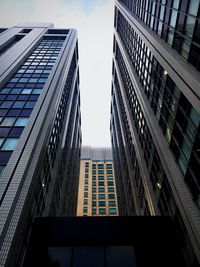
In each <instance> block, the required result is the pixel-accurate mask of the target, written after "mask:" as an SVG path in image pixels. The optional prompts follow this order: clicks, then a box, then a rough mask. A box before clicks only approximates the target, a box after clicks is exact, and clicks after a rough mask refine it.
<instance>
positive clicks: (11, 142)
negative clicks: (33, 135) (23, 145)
mask: <svg viewBox="0 0 200 267" xmlns="http://www.w3.org/2000/svg"><path fill="white" fill-rule="evenodd" d="M18 140H19V139H18V138H7V139H6V141H5V142H4V144H3V146H2V148H1V150H14V149H15V148H16V146H17V143H18Z"/></svg>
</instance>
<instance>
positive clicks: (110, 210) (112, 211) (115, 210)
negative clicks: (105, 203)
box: [109, 208, 117, 214]
mask: <svg viewBox="0 0 200 267" xmlns="http://www.w3.org/2000/svg"><path fill="white" fill-rule="evenodd" d="M116 213H117V209H116V208H109V214H116Z"/></svg>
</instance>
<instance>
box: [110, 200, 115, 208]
mask: <svg viewBox="0 0 200 267" xmlns="http://www.w3.org/2000/svg"><path fill="white" fill-rule="evenodd" d="M108 204H109V206H110V207H115V206H116V202H115V201H109V202H108Z"/></svg>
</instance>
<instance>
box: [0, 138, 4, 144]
mask: <svg viewBox="0 0 200 267" xmlns="http://www.w3.org/2000/svg"><path fill="white" fill-rule="evenodd" d="M3 140H4V138H0V146H1V145H2V143H3Z"/></svg>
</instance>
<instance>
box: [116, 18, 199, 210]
mask: <svg viewBox="0 0 200 267" xmlns="http://www.w3.org/2000/svg"><path fill="white" fill-rule="evenodd" d="M119 23H120V24H119V26H118V33H119V35H120V37H121V40H122V42H123V44H124V46H125V48H126V50H127V52H128V55H129V57H130V60H131V63H132V66H133V67H134V68H135V73H136V75H137V76H138V77H139V78H140V82H141V86H142V87H143V89H144V92H145V94H146V95H147V99H148V101H149V102H150V104H151V108H152V109H153V111H154V113H155V116H156V118H157V120H158V121H159V125H160V127H161V128H162V130H163V134H164V136H165V138H166V140H167V142H168V143H169V147H170V149H171V151H172V152H173V154H174V157H175V158H176V160H177V163H178V165H179V167H180V169H181V171H182V173H183V175H184V176H185V180H186V182H187V184H188V186H189V188H190V190H191V192H192V194H193V196H194V198H195V199H196V202H197V204H198V206H200V203H199V201H200V200H199V199H200V182H199V179H198V174H197V173H196V171H195V170H196V168H197V169H198V168H199V166H198V165H199V163H198V162H200V155H199V153H198V145H197V142H198V140H199V130H198V129H199V122H200V114H199V113H198V112H197V111H196V110H195V109H194V108H193V107H192V105H191V104H190V102H189V101H188V100H187V99H186V97H185V96H184V95H183V93H181V91H180V89H179V88H178V87H177V86H176V84H175V83H174V81H173V80H172V79H171V77H170V76H169V75H168V73H167V72H166V70H164V69H163V68H162V66H161V65H160V64H159V62H158V61H157V60H156V58H155V57H154V56H153V55H152V53H151V51H150V50H149V48H148V47H147V46H146V45H145V44H144V42H143V41H142V40H141V38H140V37H139V36H138V35H137V34H136V33H135V32H134V30H133V29H132V28H131V26H130V24H129V23H128V22H127V21H126V20H125V18H124V17H123V16H122V15H120V14H119ZM116 53H117V56H118V59H119V61H120V60H122V59H121V55H119V54H120V51H119V47H118V44H116ZM120 62H121V61H120ZM123 64H124V63H123ZM129 91H130V90H129ZM130 94H131V92H129V93H128V95H129V97H130ZM133 101H134V100H133ZM136 103H137V102H136ZM130 105H132V103H131V101H130ZM138 116H140V115H139V114H138ZM138 122H139V124H138V126H137V127H139V128H140V129H141V130H140V132H141V136H142V135H145V131H146V130H145V128H146V127H145V124H144V120H143V119H141V122H140V120H138ZM193 148H195V150H194V149H193ZM190 158H191V159H193V160H194V161H195V164H193V162H194V161H192V160H191V159H190ZM197 166H198V167H197Z"/></svg>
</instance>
